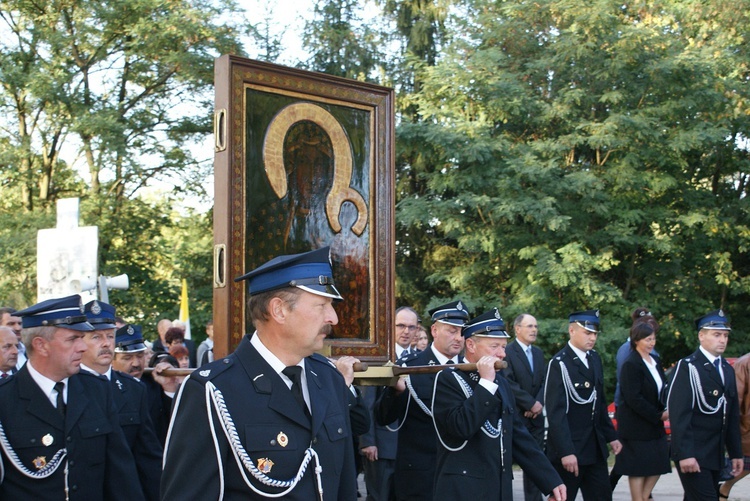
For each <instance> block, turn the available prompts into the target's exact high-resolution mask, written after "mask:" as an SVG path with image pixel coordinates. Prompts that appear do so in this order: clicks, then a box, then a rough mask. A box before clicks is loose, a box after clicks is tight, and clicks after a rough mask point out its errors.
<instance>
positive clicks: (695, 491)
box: [675, 463, 719, 501]
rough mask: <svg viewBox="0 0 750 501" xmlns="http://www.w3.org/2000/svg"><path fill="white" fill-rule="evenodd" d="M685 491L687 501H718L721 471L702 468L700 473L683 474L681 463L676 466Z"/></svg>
mask: <svg viewBox="0 0 750 501" xmlns="http://www.w3.org/2000/svg"><path fill="white" fill-rule="evenodd" d="M675 466H676V467H677V474H678V475H679V476H680V482H681V483H682V488H683V489H684V490H685V497H684V498H683V499H684V500H685V501H718V499H719V471H718V470H707V469H705V468H703V467H701V471H700V472H698V473H682V471H680V465H679V463H677V464H675Z"/></svg>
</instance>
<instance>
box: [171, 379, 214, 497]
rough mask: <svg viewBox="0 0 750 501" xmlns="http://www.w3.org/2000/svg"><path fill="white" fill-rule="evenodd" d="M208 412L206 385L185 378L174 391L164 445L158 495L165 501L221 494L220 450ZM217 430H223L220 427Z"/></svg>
mask: <svg viewBox="0 0 750 501" xmlns="http://www.w3.org/2000/svg"><path fill="white" fill-rule="evenodd" d="M207 411H208V409H207V408H206V394H205V386H204V385H203V384H201V383H200V382H198V381H195V380H193V378H191V377H188V378H187V379H185V381H184V382H183V384H182V387H181V388H180V392H179V393H178V394H177V399H176V403H175V408H174V412H173V416H172V422H171V424H170V427H169V433H168V435H167V443H166V446H165V447H164V471H163V473H162V478H161V495H162V499H163V500H165V501H171V500H183V499H191V500H198V499H206V500H209V499H211V500H216V499H219V498H220V497H221V496H220V494H221V489H222V487H223V486H222V481H223V471H222V470H221V468H220V466H219V460H218V458H217V456H218V457H221V456H222V454H223V453H222V452H221V451H220V450H218V449H217V445H216V444H215V443H214V440H213V438H212V435H211V430H210V428H209V426H210V424H209V419H211V420H213V412H212V413H211V417H210V418H209V414H208V412H207ZM216 430H217V433H222V431H221V429H220V428H216ZM224 442H225V441H219V443H220V444H222V443H224Z"/></svg>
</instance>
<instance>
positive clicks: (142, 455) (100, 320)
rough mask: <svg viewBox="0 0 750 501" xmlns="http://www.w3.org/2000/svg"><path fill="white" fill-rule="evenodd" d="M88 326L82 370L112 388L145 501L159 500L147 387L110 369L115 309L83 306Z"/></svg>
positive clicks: (159, 451)
mask: <svg viewBox="0 0 750 501" xmlns="http://www.w3.org/2000/svg"><path fill="white" fill-rule="evenodd" d="M85 313H86V318H87V319H88V322H89V323H90V324H91V325H92V326H93V327H94V330H93V331H90V332H86V333H85V334H84V336H83V341H84V342H85V343H86V346H87V349H86V351H85V352H84V353H83V356H82V358H81V370H82V371H88V372H90V373H92V374H94V375H97V376H99V377H101V378H105V379H106V380H107V381H108V382H109V383H110V384H111V386H112V393H113V395H114V401H115V406H116V408H117V413H118V414H119V416H120V426H121V427H122V431H123V433H124V434H125V439H126V440H127V442H128V446H129V447H130V451H131V452H132V453H133V458H134V459H135V466H136V468H137V470H138V478H139V480H140V482H141V488H142V489H143V493H144V494H145V496H146V499H148V500H153V501H156V500H158V499H159V482H160V481H161V458H162V453H163V450H162V447H161V444H160V443H159V440H158V439H157V438H156V432H155V431H154V425H153V423H152V422H151V418H150V416H149V412H148V410H149V407H148V397H147V394H146V387H145V385H143V383H141V382H139V381H138V380H136V379H135V378H133V377H132V376H129V375H128V374H124V373H122V372H119V371H116V370H113V369H112V358H113V356H114V351H113V350H114V348H115V308H114V306H112V305H109V304H107V303H103V302H101V301H96V300H94V301H91V302H89V303H87V304H86V306H85Z"/></svg>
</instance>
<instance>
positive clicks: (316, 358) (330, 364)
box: [307, 353, 338, 372]
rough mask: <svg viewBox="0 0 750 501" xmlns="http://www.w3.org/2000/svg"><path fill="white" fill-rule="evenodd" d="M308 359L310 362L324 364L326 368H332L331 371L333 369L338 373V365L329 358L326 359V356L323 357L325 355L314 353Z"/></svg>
mask: <svg viewBox="0 0 750 501" xmlns="http://www.w3.org/2000/svg"><path fill="white" fill-rule="evenodd" d="M307 358H308V359H309V360H310V361H313V362H318V363H321V364H323V365H324V366H326V367H330V368H331V369H333V370H334V371H336V372H338V369H337V368H336V364H334V363H333V362H331V360H330V359H328V358H326V357H324V356H323V355H321V354H320V353H313V354H312V355H310V356H309V357H307Z"/></svg>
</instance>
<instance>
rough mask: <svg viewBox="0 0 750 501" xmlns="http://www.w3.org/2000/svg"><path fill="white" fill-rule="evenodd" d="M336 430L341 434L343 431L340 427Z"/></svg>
mask: <svg viewBox="0 0 750 501" xmlns="http://www.w3.org/2000/svg"><path fill="white" fill-rule="evenodd" d="M336 431H338V432H339V435H341V434H342V433H344V430H342V429H341V428H339V429H338V430H336Z"/></svg>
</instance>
